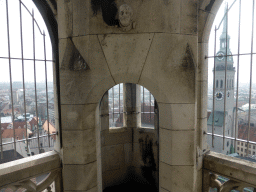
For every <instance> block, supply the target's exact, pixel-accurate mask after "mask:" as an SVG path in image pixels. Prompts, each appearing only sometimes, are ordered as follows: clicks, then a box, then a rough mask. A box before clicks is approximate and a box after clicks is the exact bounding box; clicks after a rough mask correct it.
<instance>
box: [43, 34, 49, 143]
mask: <svg viewBox="0 0 256 192" xmlns="http://www.w3.org/2000/svg"><path fill="white" fill-rule="evenodd" d="M43 39H44V58H45V63H44V64H45V91H46V110H47V126H48V144H49V147H50V135H49V133H50V131H49V127H50V120H49V103H48V102H49V98H48V82H47V79H48V78H47V63H46V46H45V32H43Z"/></svg>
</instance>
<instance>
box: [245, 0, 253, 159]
mask: <svg viewBox="0 0 256 192" xmlns="http://www.w3.org/2000/svg"><path fill="white" fill-rule="evenodd" d="M252 2H253V4H252V36H251V53H252V52H253V33H254V0H253V1H252ZM252 60H253V55H252V54H251V62H250V90H249V113H248V135H247V140H248V141H249V140H250V129H251V103H252ZM248 141H247V152H246V156H248V150H249V145H248Z"/></svg>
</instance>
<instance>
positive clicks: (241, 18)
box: [206, 0, 256, 158]
mask: <svg viewBox="0 0 256 192" xmlns="http://www.w3.org/2000/svg"><path fill="white" fill-rule="evenodd" d="M223 10H224V11H223ZM216 17H217V18H216V19H215V24H214V29H213V30H212V35H211V36H212V37H210V41H212V43H209V45H210V47H209V55H210V56H207V57H206V58H207V59H208V63H209V72H208V77H209V85H208V121H207V129H208V132H207V135H208V144H209V145H210V146H211V149H212V150H213V151H216V152H220V153H224V154H230V153H235V152H236V153H238V154H239V155H240V156H247V157H252V158H254V157H253V155H255V151H254V153H253V150H252V149H253V147H254V149H255V145H256V110H255V109H256V95H255V93H256V92H255V91H256V75H255V74H256V66H255V65H256V63H255V58H254V57H255V53H256V52H255V48H256V47H255V42H256V41H255V30H254V28H255V25H254V23H255V19H254V18H255V0H250V1H241V0H235V1H234V0H232V1H225V2H224V3H223V5H222V6H221V8H220V13H218V15H217V16H216ZM242 144H243V146H241V145H242ZM245 146H246V147H245ZM241 148H242V149H241ZM242 150H243V151H242Z"/></svg>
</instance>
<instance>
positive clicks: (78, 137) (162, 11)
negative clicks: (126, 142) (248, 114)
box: [57, 0, 221, 192]
mask: <svg viewBox="0 0 256 192" xmlns="http://www.w3.org/2000/svg"><path fill="white" fill-rule="evenodd" d="M57 2H58V5H57V7H58V15H57V17H58V27H59V60H60V70H59V75H60V100H61V121H62V127H61V129H62V141H63V157H62V158H63V183H64V190H65V191H67V192H68V191H90V192H91V191H101V187H100V186H101V184H100V183H101V182H102V181H101V179H102V178H101V176H99V172H98V170H99V169H101V167H100V164H101V163H100V162H98V161H99V159H100V158H99V153H98V152H97V153H96V145H97V146H99V145H100V146H101V145H102V144H101V143H97V142H96V123H95V118H96V119H97V118H98V117H96V116H95V114H97V113H96V110H97V106H98V105H99V103H100V99H101V98H102V97H103V95H104V93H105V92H106V91H107V90H108V89H109V88H111V87H113V86H114V85H116V84H119V83H135V84H139V85H142V86H144V87H146V88H147V89H148V90H149V91H150V92H151V93H152V94H153V95H154V97H155V98H156V100H157V101H158V105H159V127H160V128H159V151H160V152H159V189H160V191H184V192H185V191H199V190H200V186H201V181H202V179H201V173H202V171H201V170H200V166H199V168H198V166H197V164H196V150H195V149H196V147H197V146H199V147H200V148H201V149H202V150H203V149H205V148H206V144H205V143H206V142H205V141H206V139H205V137H204V135H203V131H204V130H205V129H206V110H205V109H206V106H207V98H206V97H202V95H205V94H206V95H207V65H205V61H204V59H203V58H204V55H205V54H206V53H207V52H206V50H207V41H208V40H207V38H208V34H207V32H208V31H207V30H208V29H209V28H210V26H211V22H212V21H211V19H212V18H214V15H213V14H212V13H211V10H215V11H216V10H217V9H218V5H216V4H219V3H220V2H221V0H220V1H217V0H216V1H214V0H213V1H212V0H204V1H203V0H200V1H194V0H136V1H135V0H109V1H107V0H106V1H96V0H92V1H91V0H58V1H57ZM102 2H105V3H102ZM123 4H128V5H129V6H130V7H131V8H132V10H133V18H132V21H131V22H130V24H131V25H130V24H129V25H128V26H127V27H122V26H123V24H122V23H121V24H122V25H121V24H120V20H119V19H118V17H117V15H118V11H119V10H120V6H121V5H123ZM216 7H217V8H216ZM110 10H111V14H108V13H110ZM212 15H213V16H212ZM205 29H206V30H205ZM205 103H206V104H205ZM196 120H197V121H196ZM96 122H97V121H96ZM196 122H197V123H196ZM97 137H98V136H97ZM117 150H118V149H117ZM118 154H120V155H121V154H122V153H121V152H120V153H118ZM197 168H198V169H197ZM97 172H98V175H97ZM97 176H98V177H97ZM97 186H98V187H97Z"/></svg>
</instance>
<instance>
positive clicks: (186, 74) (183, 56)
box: [139, 34, 197, 103]
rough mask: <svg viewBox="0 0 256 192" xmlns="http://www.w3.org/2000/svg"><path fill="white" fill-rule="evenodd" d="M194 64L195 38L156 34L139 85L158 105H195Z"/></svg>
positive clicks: (195, 59)
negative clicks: (149, 93)
mask: <svg viewBox="0 0 256 192" xmlns="http://www.w3.org/2000/svg"><path fill="white" fill-rule="evenodd" d="M188 46H189V47H190V48H189V50H190V51H188ZM188 56H190V57H188ZM188 58H193V59H188ZM185 63H186V65H185ZM188 63H189V64H192V63H194V66H191V65H187V64H188ZM196 63H197V37H195V36H192V35H174V34H155V35H154V39H153V42H152V45H151V48H150V50H149V54H148V56H147V60H146V63H145V66H144V69H143V71H142V74H141V78H140V80H139V84H140V85H142V86H144V87H146V88H147V89H148V90H149V91H150V92H151V93H152V94H153V95H154V97H155V98H156V100H157V102H164V103H195V65H196Z"/></svg>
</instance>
